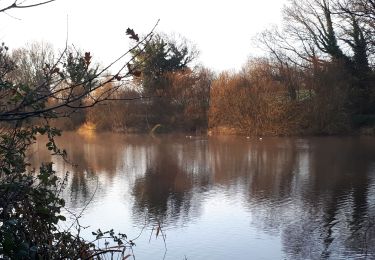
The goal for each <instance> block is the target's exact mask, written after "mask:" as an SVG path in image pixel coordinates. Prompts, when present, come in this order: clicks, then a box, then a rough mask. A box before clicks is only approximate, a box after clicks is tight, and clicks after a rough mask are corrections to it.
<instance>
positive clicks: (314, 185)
mask: <svg viewBox="0 0 375 260" xmlns="http://www.w3.org/2000/svg"><path fill="white" fill-rule="evenodd" d="M58 143H59V144H60V145H61V146H62V147H63V148H65V149H66V150H67V152H68V155H69V158H70V161H71V162H72V163H73V164H76V165H77V166H73V165H71V164H69V163H66V162H63V161H62V160H61V159H59V158H54V157H51V156H50V155H49V154H48V151H47V150H46V149H45V142H44V140H42V139H41V140H39V141H38V143H37V144H36V145H34V147H33V150H32V151H30V162H31V164H32V165H34V166H35V167H37V166H38V165H39V164H40V163H41V162H42V161H50V160H53V161H54V162H55V165H54V167H55V169H56V170H57V172H59V174H61V176H63V174H64V173H65V172H69V181H68V183H67V187H66V189H65V190H64V195H63V197H64V198H65V200H66V202H67V207H68V208H69V209H70V210H72V211H73V212H80V211H81V210H82V209H84V208H86V209H85V211H84V214H83V217H82V219H81V224H82V225H83V226H90V227H89V228H88V229H87V230H85V231H84V232H86V235H87V236H89V234H91V231H95V230H96V229H97V228H101V229H102V230H105V229H110V228H114V229H115V230H116V231H121V232H124V233H126V234H128V237H130V238H132V237H137V236H138V235H139V234H140V233H141V232H142V233H141V236H140V237H139V238H138V239H137V240H136V241H135V242H136V244H137V246H136V247H135V255H136V258H137V259H163V257H164V256H165V259H184V257H185V256H186V257H187V259H340V258H342V259H348V258H349V259H350V258H351V259H361V258H363V259H365V258H366V257H367V258H373V257H375V138H366V137H314V138H263V140H258V139H249V140H248V139H246V138H243V137H205V136H202V137H192V138H186V137H185V136H178V135H162V136H158V137H155V138H153V137H150V136H146V135H145V136H142V135H134V136H129V135H126V136H125V135H117V134H92V135H90V136H80V135H78V134H74V133H64V135H63V137H61V138H60V139H58ZM94 193H95V195H94V196H93V194H94ZM88 202H90V203H89V204H88ZM87 204H88V206H87ZM159 224H160V225H161V226H162V229H163V232H164V234H165V235H166V248H167V251H166V250H165V245H164V241H163V239H162V237H160V236H159V237H158V238H156V236H155V232H154V233H152V228H153V227H155V226H157V225H159ZM151 235H152V236H151Z"/></svg>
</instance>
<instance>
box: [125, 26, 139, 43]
mask: <svg viewBox="0 0 375 260" xmlns="http://www.w3.org/2000/svg"><path fill="white" fill-rule="evenodd" d="M126 35H129V38H130V39H133V40H135V41H137V42H139V36H138V34H136V33H135V32H134V30H133V29H130V28H128V29H126Z"/></svg>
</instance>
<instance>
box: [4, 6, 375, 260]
mask: <svg viewBox="0 0 375 260" xmlns="http://www.w3.org/2000/svg"><path fill="white" fill-rule="evenodd" d="M53 1H55V0H49V1H45V2H43V1H42V2H39V3H36V4H30V5H27V3H25V1H23V2H21V1H17V0H15V1H14V3H13V4H10V5H9V6H5V7H4V8H0V13H1V14H2V13H4V12H5V11H9V10H12V9H13V10H14V9H19V8H34V7H37V6H39V5H41V4H49V3H51V2H53ZM283 15H284V21H283V25H282V26H281V27H280V28H276V27H275V28H272V29H270V30H268V31H265V32H262V33H260V34H259V35H258V36H257V38H256V39H255V41H254V43H253V46H251V44H250V43H249V49H250V48H252V47H254V46H255V45H256V46H257V47H259V48H262V49H263V52H262V53H264V56H263V57H258V58H252V59H250V60H249V62H248V63H247V64H245V65H244V66H243V69H242V70H240V71H239V72H221V73H217V72H212V71H210V70H209V69H207V68H204V67H203V66H198V65H197V64H196V58H197V55H198V51H197V50H196V49H195V48H194V47H193V45H192V44H189V43H188V41H186V40H181V39H173V38H171V37H168V36H166V35H164V34H162V33H155V31H154V30H152V31H151V32H149V33H148V34H146V35H145V36H144V37H140V36H139V35H138V34H137V33H136V32H135V31H134V30H133V29H130V28H128V29H127V30H126V35H127V36H128V37H129V38H130V39H131V40H132V42H133V45H132V46H131V47H130V49H129V51H128V52H126V53H123V54H120V56H119V58H118V59H117V60H115V61H114V62H113V63H112V64H109V65H97V64H95V61H94V60H93V59H92V55H93V54H91V53H90V52H87V51H86V52H83V51H81V50H79V49H77V48H75V47H74V46H71V47H69V46H66V48H65V49H64V50H62V51H56V50H54V49H53V47H52V46H50V45H48V44H41V43H35V44H31V45H29V46H28V47H25V48H21V49H10V48H8V47H7V46H6V45H5V44H2V45H1V46H0V122H1V125H0V258H5V259H66V258H70V259H93V258H94V256H95V257H98V256H99V255H100V254H104V253H106V252H108V250H112V251H111V252H118V253H120V254H122V257H125V256H126V254H125V252H129V251H130V252H131V247H132V246H133V242H132V241H130V240H127V237H126V235H124V234H115V233H114V231H113V230H110V231H108V232H103V231H100V230H99V231H97V232H94V233H93V235H94V236H95V239H94V240H93V241H91V242H90V241H86V240H85V239H83V238H82V237H81V236H80V231H81V229H82V227H81V226H80V225H79V217H80V216H77V215H73V219H74V218H75V221H74V222H73V224H72V226H71V227H70V228H69V229H67V230H65V229H61V227H60V226H58V225H57V223H59V222H61V221H65V220H66V217H65V216H63V215H62V213H61V210H62V209H63V208H64V206H65V202H64V200H63V199H61V197H60V194H61V190H62V189H63V188H64V185H65V181H66V180H65V179H59V178H57V177H56V174H55V172H54V170H53V167H52V163H46V164H43V165H42V166H41V167H40V169H29V164H28V161H27V151H28V149H29V148H30V146H31V145H32V144H33V143H34V142H35V140H36V138H37V136H39V135H45V136H47V139H48V141H47V143H46V149H48V150H49V151H51V153H52V154H53V155H55V156H61V157H63V158H64V159H66V151H64V150H60V149H59V147H58V146H57V145H56V143H55V137H56V136H59V135H60V134H61V131H60V129H62V130H77V129H79V128H81V129H82V128H84V127H86V128H95V129H96V130H97V131H118V132H150V131H151V132H154V133H155V132H171V131H183V132H186V131H188V132H195V133H204V132H206V131H207V132H209V133H212V134H215V133H225V134H247V135H306V134H346V133H356V132H359V131H362V132H366V133H370V134H371V133H372V134H374V125H375V68H374V58H375V57H374V55H375V49H374V48H375V42H374V33H375V1H374V0H290V1H289V3H288V5H287V6H286V7H285V8H284V10H283ZM223 37H228V35H225V34H224V32H223ZM233 38H235V37H233ZM234 45H235V43H234ZM83 47H84V46H83ZM218 55H220V54H218ZM114 65H118V66H117V69H115V67H116V66H114ZM73 230H74V231H73ZM101 239H107V240H108V239H112V240H113V242H114V243H115V245H116V247H115V248H111V249H108V248H107V249H106V250H103V249H100V248H97V245H98V243H97V241H98V240H101ZM126 258H127V256H126Z"/></svg>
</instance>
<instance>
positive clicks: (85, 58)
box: [83, 52, 92, 67]
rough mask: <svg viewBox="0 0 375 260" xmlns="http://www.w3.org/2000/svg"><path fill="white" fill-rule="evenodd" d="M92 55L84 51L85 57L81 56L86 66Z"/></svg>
mask: <svg viewBox="0 0 375 260" xmlns="http://www.w3.org/2000/svg"><path fill="white" fill-rule="evenodd" d="M91 58H92V56H91V55H90V52H85V57H84V58H83V59H84V60H85V64H86V66H87V67H88V66H89V65H90V63H91Z"/></svg>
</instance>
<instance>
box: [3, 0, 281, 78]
mask: <svg viewBox="0 0 375 260" xmlns="http://www.w3.org/2000/svg"><path fill="white" fill-rule="evenodd" d="M13 1H14V0H13ZM13 1H12V0H2V1H1V2H0V3H1V4H0V7H3V6H5V5H6V4H7V3H12V2H13ZM35 2H37V0H26V1H25V3H24V4H32V3H35ZM285 2H286V0H263V1H262V0H231V1H228V0H217V1H213V0H189V1H186V0H185V1H180V0H132V1H128V0H105V1H99V0H56V1H55V2H53V3H50V4H47V5H44V6H39V7H35V8H31V9H17V10H15V9H13V10H11V11H8V12H7V14H4V13H1V14H0V41H2V42H5V43H6V45H7V46H9V47H10V48H11V49H13V48H18V47H23V46H25V45H26V44H27V43H30V42H33V41H44V42H49V43H51V44H53V46H54V47H55V48H57V49H62V48H63V47H64V46H65V43H66V40H68V42H69V43H70V44H74V45H75V46H77V47H78V48H79V49H82V50H83V51H90V52H91V54H92V55H93V57H94V59H95V60H96V61H98V62H100V63H102V64H103V65H105V64H107V63H109V62H110V61H112V60H114V59H115V58H117V57H118V56H119V55H121V54H122V53H124V52H125V51H126V50H127V49H128V48H129V46H130V42H131V41H130V40H129V39H128V37H127V36H126V35H125V31H126V28H128V27H130V28H132V29H134V30H135V31H136V33H138V34H139V35H144V34H147V33H148V32H149V31H150V30H151V29H152V28H153V27H154V25H155V24H156V22H157V21H158V20H159V19H160V22H159V24H158V26H157V28H156V31H157V32H163V33H166V34H174V35H181V36H183V37H185V38H186V39H188V40H189V41H190V42H191V43H193V44H194V45H195V46H196V48H197V49H198V50H199V52H200V55H199V57H198V62H199V63H200V64H202V65H203V66H206V67H208V68H210V69H213V70H215V71H222V70H238V69H239V68H241V66H242V65H243V64H245V62H246V61H247V60H248V58H249V57H250V56H257V55H258V54H259V49H257V47H256V46H255V44H254V42H253V38H254V37H255V36H256V34H257V33H259V32H261V31H263V30H264V29H266V28H269V27H270V26H272V25H274V24H279V23H280V21H281V10H282V7H283V5H284V4H285Z"/></svg>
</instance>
